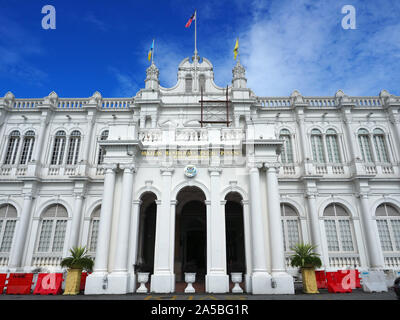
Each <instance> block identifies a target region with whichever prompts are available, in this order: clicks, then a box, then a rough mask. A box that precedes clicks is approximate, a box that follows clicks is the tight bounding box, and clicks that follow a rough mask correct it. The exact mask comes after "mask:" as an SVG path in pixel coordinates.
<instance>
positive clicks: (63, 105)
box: [57, 98, 89, 109]
mask: <svg viewBox="0 0 400 320" xmlns="http://www.w3.org/2000/svg"><path fill="white" fill-rule="evenodd" d="M88 102H89V100H88V99H84V98H81V99H79V98H78V99H65V98H61V99H59V100H58V105H57V108H59V109H82V108H83V107H84V106H85V104H87V103H88Z"/></svg>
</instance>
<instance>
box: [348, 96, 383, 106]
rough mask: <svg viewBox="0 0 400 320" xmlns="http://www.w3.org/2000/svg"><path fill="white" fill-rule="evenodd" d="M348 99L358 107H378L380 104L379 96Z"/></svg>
mask: <svg viewBox="0 0 400 320" xmlns="http://www.w3.org/2000/svg"><path fill="white" fill-rule="evenodd" d="M350 101H351V102H353V103H354V104H355V105H356V106H358V107H379V106H382V102H381V99H380V98H379V97H351V98H350Z"/></svg>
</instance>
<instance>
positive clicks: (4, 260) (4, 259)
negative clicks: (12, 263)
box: [0, 253, 9, 267]
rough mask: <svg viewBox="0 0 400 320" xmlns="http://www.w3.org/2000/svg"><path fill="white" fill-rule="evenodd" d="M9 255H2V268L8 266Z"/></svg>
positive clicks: (0, 256) (0, 255) (0, 263)
mask: <svg viewBox="0 0 400 320" xmlns="http://www.w3.org/2000/svg"><path fill="white" fill-rule="evenodd" d="M8 256H9V254H8V253H0V267H6V266H8Z"/></svg>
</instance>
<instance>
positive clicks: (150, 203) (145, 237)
mask: <svg viewBox="0 0 400 320" xmlns="http://www.w3.org/2000/svg"><path fill="white" fill-rule="evenodd" d="M140 200H141V201H142V203H141V205H140V216H139V245H138V255H137V259H136V261H137V264H144V265H147V266H149V267H150V270H151V273H153V271H154V247H155V246H154V245H155V238H156V213H157V205H156V200H157V197H156V195H155V194H154V193H152V192H145V193H144V194H143V195H142V196H141V197H140Z"/></svg>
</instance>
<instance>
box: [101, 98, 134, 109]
mask: <svg viewBox="0 0 400 320" xmlns="http://www.w3.org/2000/svg"><path fill="white" fill-rule="evenodd" d="M131 102H132V98H114V99H113V98H103V102H102V105H101V107H102V108H103V109H127V108H129V105H130V104H131Z"/></svg>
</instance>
